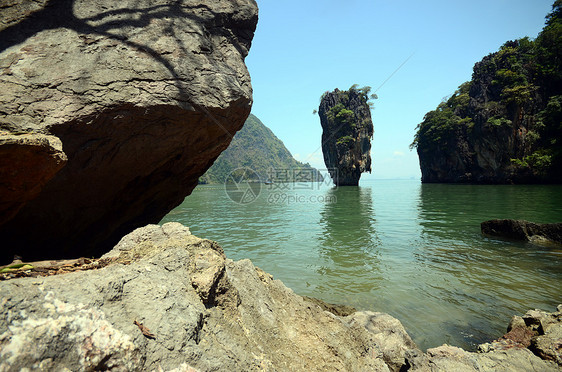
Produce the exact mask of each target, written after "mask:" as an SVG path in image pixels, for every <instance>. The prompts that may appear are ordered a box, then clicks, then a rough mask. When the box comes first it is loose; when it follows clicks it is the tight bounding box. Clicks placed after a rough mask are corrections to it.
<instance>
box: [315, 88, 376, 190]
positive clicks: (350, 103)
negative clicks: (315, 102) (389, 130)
mask: <svg viewBox="0 0 562 372" xmlns="http://www.w3.org/2000/svg"><path fill="white" fill-rule="evenodd" d="M369 90H370V88H369V87H365V88H361V89H357V88H356V86H355V85H354V86H352V87H351V88H350V89H349V90H347V91H340V90H339V89H335V90H334V91H333V92H326V93H324V95H323V96H322V100H321V102H320V107H319V109H318V114H319V115H320V124H321V125H322V129H323V131H322V152H323V153H324V163H325V164H326V167H327V168H328V169H329V172H330V176H331V177H332V180H333V181H334V183H335V184H336V185H337V186H357V185H358V183H359V178H361V173H364V172H371V139H372V137H373V122H372V120H371V110H370V105H369Z"/></svg>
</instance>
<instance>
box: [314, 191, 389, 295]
mask: <svg viewBox="0 0 562 372" xmlns="http://www.w3.org/2000/svg"><path fill="white" fill-rule="evenodd" d="M326 200H337V202H335V203H325V204H324V205H323V208H322V209H321V211H320V226H321V231H322V232H321V234H320V236H319V244H318V251H319V254H320V255H321V256H322V257H323V258H324V259H325V264H324V265H322V266H320V267H319V268H318V269H317V271H318V273H320V274H322V275H323V277H324V278H326V279H327V280H328V281H331V282H334V281H339V282H345V285H344V288H342V290H345V291H346V292H348V293H349V292H354V293H365V292H370V291H371V290H373V289H376V288H377V287H378V285H379V283H380V280H379V279H380V257H379V256H380V251H379V247H380V239H379V238H378V237H377V233H376V231H375V228H374V220H375V212H374V209H373V200H372V190H371V188H369V187H353V186H347V187H339V188H333V189H329V190H327V191H326ZM358 278H360V279H361V280H357V279H358ZM332 284H335V283H332Z"/></svg>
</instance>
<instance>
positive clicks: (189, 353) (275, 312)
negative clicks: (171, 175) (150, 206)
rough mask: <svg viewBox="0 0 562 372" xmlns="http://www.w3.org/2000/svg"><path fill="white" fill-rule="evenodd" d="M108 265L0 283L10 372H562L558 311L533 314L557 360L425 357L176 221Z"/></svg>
mask: <svg viewBox="0 0 562 372" xmlns="http://www.w3.org/2000/svg"><path fill="white" fill-rule="evenodd" d="M104 259H111V260H112V262H114V264H112V265H109V266H105V267H104V268H102V269H99V270H89V271H77V272H73V273H69V274H64V275H55V276H48V277H34V278H18V279H11V280H8V281H4V282H2V285H1V286H0V312H1V313H2V314H1V316H0V370H8V371H9V370H21V369H23V368H30V369H40V370H45V369H48V370H65V369H68V370H109V369H111V370H115V371H145V370H147V371H160V370H162V371H264V370H265V371H284V370H291V371H358V372H359V371H361V372H363V371H404V370H412V371H452V370H466V371H487V370H495V371H498V370H500V371H501V370H504V371H527V370H540V371H558V370H560V368H559V366H558V365H557V364H556V363H555V362H554V360H555V359H556V358H559V355H560V354H559V349H560V348H559V347H558V346H557V345H559V344H560V340H559V339H556V337H559V336H557V335H558V333H557V332H558V331H557V329H559V328H557V327H559V324H560V323H559V321H560V316H559V313H560V311H558V313H554V314H547V313H540V314H539V315H540V316H536V315H534V313H533V314H530V318H529V317H527V316H524V317H523V319H524V321H525V322H527V319H528V318H529V319H532V320H529V321H528V323H529V326H530V327H532V328H533V329H536V330H537V332H540V329H542V330H544V334H543V335H542V336H548V338H543V339H539V338H537V339H536V340H535V341H533V342H531V345H532V347H531V348H533V347H534V348H535V349H536V350H540V352H537V353H536V354H537V355H540V356H544V358H546V359H549V360H543V359H541V358H540V357H539V356H537V355H535V354H533V352H531V351H530V350H529V349H527V348H523V347H521V348H513V349H510V350H491V351H489V352H487V353H469V352H466V351H464V350H461V349H458V348H454V347H450V346H447V345H444V346H442V347H440V348H436V349H430V350H428V352H427V354H424V353H423V352H422V351H421V350H420V349H418V348H417V346H416V345H415V344H414V342H413V341H412V340H411V338H410V337H409V335H408V334H407V332H406V330H405V329H404V327H403V326H402V325H401V323H400V322H399V321H398V320H397V319H395V318H393V317H391V316H390V315H388V314H383V313H376V312H365V311H358V312H355V313H353V314H351V315H348V316H345V317H340V316H336V315H334V314H332V313H331V312H329V311H324V310H323V309H322V308H321V307H320V306H318V305H316V304H314V303H312V302H310V301H308V300H305V299H304V298H303V297H301V296H298V295H296V294H295V293H293V291H291V290H290V289H289V288H287V287H285V286H284V285H283V283H282V282H280V281H279V280H274V279H273V277H272V276H271V275H269V274H267V273H266V272H264V271H262V270H260V269H259V268H256V267H255V266H254V265H253V264H252V263H251V262H250V261H249V260H241V261H237V262H234V261H231V260H229V259H227V258H226V257H225V255H224V252H223V250H222V248H221V247H220V246H219V245H218V244H217V243H215V242H213V241H210V240H206V239H200V238H197V237H195V236H193V235H191V234H190V232H189V229H188V228H186V227H184V226H182V225H180V224H178V223H168V224H165V225H163V226H156V225H149V226H146V227H144V228H140V229H137V230H135V231H134V232H133V233H131V234H129V235H127V236H125V237H124V238H123V239H122V240H121V241H120V242H119V244H118V245H117V246H116V247H115V248H114V249H113V250H112V251H110V252H109V253H108V254H107V255H106V256H105V257H104ZM557 314H558V315H557ZM536 319H538V320H536ZM539 324H540V326H539ZM541 327H542V328H541ZM533 345H535V346H533ZM557 348H558V349H557ZM491 349H492V348H491ZM535 349H533V350H535ZM557 350H558V351H557ZM556 353H558V354H556ZM556 360H558V359H556ZM459 368H460V369H459Z"/></svg>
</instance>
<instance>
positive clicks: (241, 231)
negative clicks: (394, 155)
mask: <svg viewBox="0 0 562 372" xmlns="http://www.w3.org/2000/svg"><path fill="white" fill-rule="evenodd" d="M275 192H279V190H277V191H276V190H275V188H272V189H262V193H261V194H260V196H259V198H258V199H257V200H256V201H255V202H254V203H251V204H248V205H240V204H236V203H233V202H232V201H230V200H229V199H228V197H227V196H226V193H225V192H224V190H222V188H220V187H217V186H214V187H205V186H198V187H197V188H196V189H195V191H194V193H193V194H192V196H190V197H188V198H187V199H186V200H185V202H184V203H183V204H182V205H180V206H179V207H178V208H176V209H175V210H173V211H172V212H170V214H169V215H168V216H166V217H165V218H164V219H163V220H162V223H164V222H168V221H178V222H181V223H183V224H185V225H187V226H189V227H190V229H191V231H192V232H193V234H195V235H198V236H200V237H204V238H210V239H213V240H216V241H218V242H219V243H220V244H221V245H222V246H223V248H224V249H225V252H226V254H227V255H228V257H229V258H232V259H235V260H237V259H242V258H249V259H251V260H252V261H253V262H254V264H255V265H256V266H259V267H261V268H262V269H264V270H266V271H267V272H269V273H271V274H272V275H273V276H274V277H275V278H276V279H281V280H282V281H283V282H284V283H285V284H286V285H287V286H288V287H290V288H292V289H293V290H294V291H295V292H296V293H299V294H302V295H309V296H314V297H318V298H321V299H323V300H325V301H329V302H336V303H345V304H349V305H352V306H355V307H357V308H359V309H367V310H373V311H383V312H387V313H389V314H391V315H392V316H395V317H396V318H398V319H400V320H401V321H402V323H403V324H404V326H405V327H406V329H407V330H408V332H409V333H410V335H412V337H413V338H414V340H415V341H416V342H417V343H418V345H419V346H420V347H422V348H424V349H425V348H428V347H435V346H439V345H441V344H443V343H449V344H452V345H455V346H460V347H464V348H472V347H474V346H475V345H476V344H478V343H481V342H485V341H488V340H490V339H493V338H497V337H499V336H501V335H502V334H503V332H504V331H505V328H506V326H507V323H508V322H509V319H510V318H511V316H512V315H514V314H522V313H524V312H525V311H527V310H528V309H530V308H542V309H544V310H549V311H551V310H553V309H554V308H555V307H556V305H557V304H559V303H562V297H561V293H560V288H562V250H559V249H558V250H556V249H554V248H545V247H537V246H534V245H531V244H527V243H516V242H507V241H503V240H497V239H491V238H487V237H483V236H482V235H481V234H480V222H482V221H485V220H489V219H493V218H516V219H527V220H531V221H536V222H560V221H559V220H560V216H562V187H561V186H471V185H438V184H428V185H422V184H420V183H419V182H417V181H374V182H362V184H361V186H360V187H341V188H337V189H334V188H330V187H325V186H323V187H318V185H315V186H314V187H313V188H311V189H309V190H295V189H291V188H290V185H289V189H288V191H286V190H285V191H284V192H287V193H290V195H297V196H298V195H302V196H303V197H305V198H306V200H310V198H311V197H314V198H316V200H318V199H323V200H336V202H335V203H322V202H306V203H269V202H268V196H271V194H272V193H275ZM269 200H272V199H271V198H270V199H269ZM273 200H275V199H273Z"/></svg>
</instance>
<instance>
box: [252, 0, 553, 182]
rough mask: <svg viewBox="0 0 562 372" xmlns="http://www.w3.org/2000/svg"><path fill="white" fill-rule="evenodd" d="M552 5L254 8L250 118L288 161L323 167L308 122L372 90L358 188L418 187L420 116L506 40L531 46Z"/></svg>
mask: <svg viewBox="0 0 562 372" xmlns="http://www.w3.org/2000/svg"><path fill="white" fill-rule="evenodd" d="M552 4H553V1H552V0H548V1H547V0H536V1H533V2H529V1H523V0H499V1H495V2H493V3H490V2H487V1H484V0H475V1H462V2H455V3H451V2H447V1H444V0H431V1H428V2H424V3H423V4H422V3H419V2H415V1H406V2H401V3H389V2H384V1H382V0H375V1H367V0H354V1H351V2H349V3H346V4H345V5H344V6H342V5H341V3H336V2H335V1H328V2H325V1H324V2H320V1H318V0H312V1H309V2H306V3H305V2H296V1H294V0H288V1H284V2H265V1H264V2H261V1H258V6H259V8H260V14H259V22H258V27H257V30H256V33H255V37H254V40H253V44H252V48H251V49H250V53H249V55H248V57H247V58H246V64H247V66H248V69H249V71H250V75H251V78H252V85H253V88H254V104H253V107H252V113H253V114H254V115H255V116H256V117H258V118H259V119H260V120H261V121H262V122H263V123H264V124H265V125H266V126H267V127H268V128H270V129H271V130H272V131H273V133H275V135H276V136H277V137H278V138H279V139H280V140H281V141H283V143H284V144H285V146H286V147H287V149H288V150H289V151H290V152H291V154H292V155H293V157H294V158H295V159H296V160H298V161H301V162H303V163H310V165H311V166H313V167H315V168H322V167H324V166H325V165H324V161H323V155H322V151H321V143H320V140H321V134H322V128H321V126H320V120H319V117H318V115H313V114H312V112H313V110H315V109H318V104H319V100H320V96H321V94H322V93H324V92H325V91H331V90H333V89H335V88H338V89H341V90H346V89H348V88H349V87H350V86H351V85H353V84H359V86H371V87H372V89H373V92H375V93H377V95H378V96H379V99H377V100H375V102H374V103H375V108H374V110H372V112H371V113H372V118H373V123H374V128H375V133H374V137H373V141H372V150H371V158H372V162H373V166H372V169H373V173H372V174H368V173H365V174H363V176H362V179H373V180H376V179H410V178H412V177H414V178H416V177H417V178H420V179H421V172H420V169H419V160H418V156H417V153H416V151H415V150H414V151H410V149H409V145H410V143H411V142H412V141H413V138H414V133H415V128H416V126H417V125H418V124H419V123H420V122H421V121H422V120H423V117H424V115H425V114H426V113H427V112H429V111H431V110H434V109H435V108H436V107H437V105H438V104H439V103H440V102H441V101H442V100H443V98H444V97H447V96H449V95H451V94H453V93H454V92H455V90H456V89H457V87H458V86H459V85H460V84H462V83H464V82H466V81H468V80H470V79H471V76H472V68H473V65H474V64H475V63H476V62H478V61H480V60H481V59H482V58H484V57H485V56H486V55H488V54H490V53H494V52H496V51H497V50H498V49H499V47H500V46H501V45H503V44H504V43H505V42H507V41H509V40H515V39H519V38H522V37H525V36H528V37H530V38H535V37H536V36H537V35H538V33H539V32H540V31H541V30H542V28H543V26H544V21H545V16H546V15H547V14H548V13H549V12H550V11H551V9H552ZM295 9H298V12H296V11H295ZM379 87H380V89H378V88H379ZM377 89H378V90H377Z"/></svg>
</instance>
